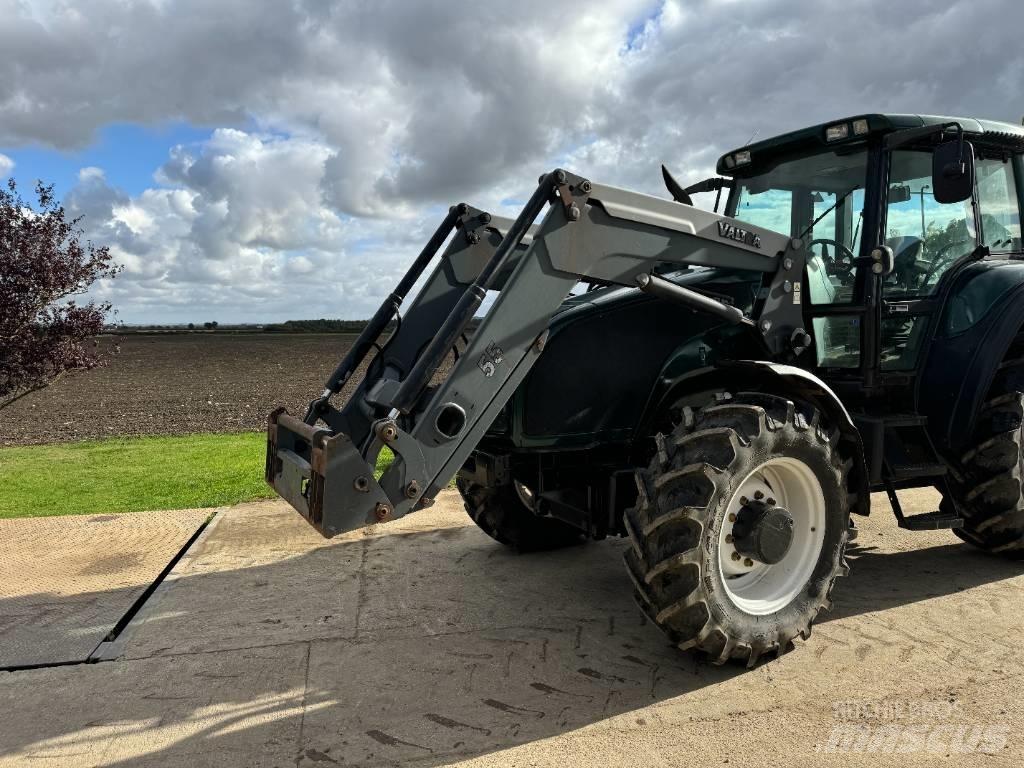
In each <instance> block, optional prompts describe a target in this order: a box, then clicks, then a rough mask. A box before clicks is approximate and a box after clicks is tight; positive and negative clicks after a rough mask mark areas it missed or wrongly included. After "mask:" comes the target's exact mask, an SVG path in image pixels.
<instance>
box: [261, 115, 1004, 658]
mask: <svg viewBox="0 0 1024 768" xmlns="http://www.w3.org/2000/svg"><path fill="white" fill-rule="evenodd" d="M1007 129H1012V130H1007ZM1022 148H1024V131H1021V130H1020V129H1016V128H1015V127H1013V126H1005V125H1003V124H988V123H985V124H983V123H979V122H977V121H968V120H953V119H949V118H927V117H926V118H921V117H917V116H886V115H869V116H863V117H859V118H851V119H849V120H846V121H841V122H838V123H836V124H830V125H826V126H817V127H814V128H810V129H806V130H804V131H798V132H795V133H793V134H787V135H785V136H782V137H779V138H777V139H772V140H769V141H767V142H760V143H758V144H755V145H751V146H749V147H745V148H742V149H741V150H737V151H735V152H732V153H729V154H728V155H726V156H724V157H723V158H722V160H721V161H720V164H719V173H720V174H721V175H720V176H719V177H716V178H713V179H709V180H706V181H704V182H700V183H698V184H695V185H693V186H692V187H690V188H687V189H683V188H682V186H681V185H679V184H678V183H676V182H675V180H674V179H673V178H672V177H671V175H670V174H668V173H667V172H666V174H665V175H666V183H667V184H668V187H669V190H670V193H671V194H672V196H673V197H674V200H664V199H660V198H656V197H652V196H648V195H642V194H638V193H635V192H630V191H626V190H623V189H618V188H615V187H611V186H605V185H602V184H598V183H595V182H593V181H591V180H589V179H586V178H583V177H580V176H577V175H575V174H573V173H570V172H568V171H564V170H561V169H557V170H554V171H552V172H550V173H547V174H545V175H544V176H542V177H541V178H540V181H539V183H538V186H537V188H536V190H535V191H534V192H533V194H532V196H531V197H530V199H529V201H528V202H527V203H526V205H525V207H524V208H523V210H522V212H521V213H520V215H519V216H518V218H516V219H515V220H514V221H509V220H506V219H501V218H499V217H495V216H491V215H489V214H488V213H486V212H483V211H480V210H478V209H475V208H473V207H471V206H469V205H465V204H461V205H457V206H453V207H452V208H451V209H450V210H449V212H448V215H447V216H446V217H445V219H444V220H443V221H442V223H441V225H440V226H439V227H438V229H437V231H436V232H435V233H434V234H433V236H432V237H431V238H430V241H429V242H428V243H427V245H426V247H425V248H424V249H423V251H422V252H421V253H420V254H419V256H418V257H417V259H416V260H415V262H414V263H413V265H412V267H411V268H410V270H409V271H408V273H407V274H406V275H405V276H404V277H403V278H402V280H401V282H400V283H399V285H398V287H397V288H396V289H395V290H394V291H393V292H392V293H391V294H390V295H389V296H388V297H387V299H385V301H384V303H383V304H382V305H381V307H380V309H379V310H378V311H377V313H376V314H375V315H374V317H373V318H372V319H371V320H370V322H369V323H368V324H367V326H366V328H365V330H364V331H363V333H362V334H361V335H360V336H359V338H358V340H357V341H356V343H355V344H354V345H353V346H352V348H351V350H350V351H349V353H348V354H347V356H346V357H345V359H344V360H342V361H341V363H340V364H339V365H338V367H337V368H336V369H335V371H334V372H333V373H332V375H331V376H330V378H329V379H328V381H327V384H326V387H325V389H324V391H323V393H322V394H321V395H320V396H319V397H317V398H316V399H315V400H313V401H312V402H311V403H310V405H309V408H308V409H307V412H306V413H305V414H304V416H303V417H302V418H298V417H297V416H293V415H291V414H289V413H287V412H286V411H285V410H283V409H278V410H277V411H275V412H274V413H273V414H271V416H270V420H269V428H268V446H267V464H266V479H267V481H268V482H269V483H270V484H271V485H272V486H273V487H274V488H275V490H276V491H277V492H278V493H279V494H280V495H281V496H282V497H283V498H285V499H286V500H287V501H288V502H289V503H290V504H291V505H292V506H293V507H295V508H296V509H297V510H298V511H299V512H301V513H302V515H303V516H304V517H305V518H306V519H307V520H308V521H309V522H310V523H311V524H312V525H313V526H314V527H315V528H316V529H317V530H318V531H320V532H321V533H322V534H323V535H325V536H328V537H330V536H334V535H336V534H339V533H342V532H345V531H350V530H353V529H356V528H358V527H360V526H363V525H366V524H372V523H380V522H385V521H388V520H393V519H396V518H398V517H402V516H404V515H406V514H409V513H410V512H413V511H414V510H416V509H419V508H422V507H425V506H429V504H430V503H432V500H433V499H434V497H435V496H436V494H437V493H438V492H439V491H440V490H442V489H444V488H445V487H446V486H447V485H448V484H449V482H450V481H451V479H452V478H453V477H456V480H457V486H458V488H459V491H460V493H461V494H462V496H463V498H464V500H465V502H466V507H467V510H468V512H469V513H470V515H471V516H472V517H473V519H474V520H475V521H476V523H477V524H478V525H479V526H480V527H481V528H482V529H483V530H484V531H485V532H487V533H488V534H489V535H490V536H492V537H493V538H494V539H496V540H498V541H500V542H502V543H504V544H507V545H509V546H513V547H515V548H517V549H520V550H530V549H547V548H554V547H559V546H565V545H568V544H572V543H575V542H580V541H584V540H586V539H593V538H603V537H605V536H608V535H621V536H629V537H630V539H631V542H632V546H631V547H630V548H629V549H628V550H627V553H626V564H627V568H628V571H629V573H630V575H631V577H632V578H633V581H634V585H635V588H636V595H637V599H638V601H639V603H640V605H641V607H642V608H643V609H644V610H645V611H646V612H647V614H648V615H649V616H650V617H651V618H652V620H654V621H655V623H657V624H658V625H659V626H661V627H662V628H663V629H664V630H665V631H666V632H667V633H668V634H669V636H670V637H671V638H672V639H673V640H674V642H676V643H678V644H679V646H680V647H682V648H695V649H697V650H699V651H702V652H704V653H706V654H707V655H709V656H710V657H711V658H712V659H713V660H715V661H718V662H724V661H727V660H729V659H739V660H741V661H745V662H747V663H748V664H750V665H753V664H754V663H756V661H757V659H758V658H759V657H760V656H761V655H762V654H764V653H765V652H768V651H774V652H778V653H781V652H784V651H785V650H787V649H788V648H790V647H791V644H792V641H793V640H794V639H795V638H796V637H798V636H802V637H805V638H806V637H807V636H808V634H809V632H810V627H811V624H812V622H813V621H814V618H815V617H816V615H817V613H818V612H819V611H820V610H821V609H823V608H827V607H828V606H829V605H830V593H831V590H832V587H833V584H834V582H835V579H836V578H837V577H838V576H840V575H843V574H844V573H846V571H847V570H848V568H847V565H846V561H845V555H844V553H845V548H846V545H847V542H848V541H849V540H850V539H851V538H852V535H853V532H854V530H855V529H854V528H853V527H852V525H853V524H852V522H851V517H850V515H851V513H856V514H867V513H868V512H869V504H870V495H869V494H870V491H872V490H885V491H886V492H887V493H888V494H889V498H890V500H891V503H892V506H893V510H894V512H895V513H896V515H897V517H898V519H899V521H900V524H901V525H902V526H904V527H907V528H911V529H934V528H953V529H955V530H957V531H958V532H959V534H960V535H961V536H962V537H963V538H965V539H966V540H968V541H971V542H972V543H974V544H976V545H978V546H982V547H984V548H987V549H998V550H1001V551H1006V552H1010V553H1015V552H1017V551H1018V549H1019V548H1020V541H1021V536H1022V535H1024V513H1021V512H1019V511H1018V510H1019V509H1024V503H1022V502H1021V500H1020V477H1021V466H1024V463H1022V461H1021V458H1020V450H1019V448H1020V446H1021V445H1022V443H1024V441H1022V440H1021V439H1020V438H1019V434H1018V433H1019V432H1020V426H1021V425H1020V417H1021V415H1022V414H1024V411H1022V410H1021V402H1022V400H1021V398H1022V397H1024V396H1021V395H1020V394H1019V390H1018V387H1024V363H1022V364H1021V365H1020V366H1018V367H1015V366H1014V365H1011V366H1009V367H1007V366H1006V365H1005V363H1006V360H1008V359H1010V358H1009V357H1008V356H1012V355H1013V354H1018V350H1019V354H1020V356H1021V357H1024V340H1021V341H1018V336H1017V334H1018V333H1019V331H1020V328H1021V325H1022V323H1024V312H1022V311H1021V309H1019V306H1020V302H1019V301H1016V302H1015V301H1012V298H1016V297H1018V296H1020V295H1021V290H1024V273H1022V271H1021V270H1020V269H1015V267H1017V266H1018V265H1015V264H1013V263H1012V259H1013V254H1014V253H1017V252H1018V251H1019V250H1020V221H1019V213H1017V214H1016V215H1017V219H1016V222H1013V221H1008V220H1005V219H1006V217H1005V206H1003V207H1001V208H1000V216H1002V217H1003V219H1004V220H1003V221H1001V223H1000V227H1001V229H1000V230H999V232H998V235H999V237H1000V241H999V242H1001V243H1002V242H1003V241H1005V246H1002V248H1003V250H1001V251H999V256H998V258H994V251H993V248H992V246H991V243H986V242H985V241H986V238H987V237H988V238H989V239H991V238H993V237H995V235H994V234H991V235H986V231H989V232H990V233H995V232H996V229H995V223H994V222H986V220H985V219H984V217H983V212H984V206H983V205H982V203H983V202H984V201H983V200H982V199H981V198H982V197H983V196H982V195H981V194H980V186H979V178H980V177H981V176H982V175H983V174H986V173H989V169H988V165H986V163H987V162H988V160H989V159H993V158H1002V162H1005V163H1006V164H1007V167H1008V168H1009V169H1011V170H1012V172H1013V173H1014V174H1016V173H1017V172H1018V169H1019V166H1020V155H1019V154H1018V153H1019V152H1020V150H1021V149H1022ZM976 155H977V160H976ZM925 166H927V169H928V172H927V181H928V184H927V185H925V184H923V183H922V180H923V179H924V176H923V175H922V174H923V171H922V170H921V169H922V168H924V167H925ZM997 170H998V169H995V167H994V166H993V170H992V171H991V173H995V172H997ZM1014 178H1020V177H1019V176H1014ZM925 186H928V187H930V189H931V192H927V191H926V190H925V189H924V187H925ZM1018 188H1024V185H1021V186H1018V185H1015V184H1014V183H1012V180H1011V183H1009V184H1008V186H1006V189H1007V190H1009V192H1008V193H1007V194H1010V195H1012V196H1013V197H1014V199H1015V200H1016V196H1017V189H1018ZM708 191H714V192H716V193H717V195H718V196H721V193H722V192H723V191H726V192H727V200H726V202H725V211H724V213H718V211H717V208H718V207H719V206H718V200H716V204H715V208H716V210H715V211H707V210H702V209H699V208H696V207H694V206H693V205H692V201H691V198H690V195H692V194H695V193H698V192H708ZM926 195H927V196H928V197H927V199H926ZM908 201H909V202H910V203H912V204H913V205H916V204H917V203H918V202H920V219H921V226H920V237H917V236H916V232H917V230H914V231H915V234H914V235H910V234H905V233H903V232H900V233H898V237H897V236H894V235H893V230H894V228H893V227H891V226H890V227H889V228H887V227H886V221H887V217H888V221H889V223H890V224H893V223H894V222H895V223H898V224H899V226H901V227H904V228H907V227H909V226H910V225H909V224H906V223H904V219H906V221H908V222H909V221H910V218H909V217H906V216H904V213H905V212H904V210H903V208H901V207H900V206H905V204H906V203H907V202H908ZM943 206H946V207H948V208H945V209H944V208H943ZM858 209H859V212H858ZM940 210H945V213H944V214H943V215H946V214H949V215H946V218H941V217H939V218H938V221H939V223H940V225H941V232H939V231H938V230H937V229H936V226H935V225H936V217H937V216H938V214H937V213H936V211H940ZM992 210H993V211H994V210H995V207H994V206H993V208H992ZM1016 210H1019V205H1018V207H1017V209H1016ZM916 211H917V209H916V208H915V209H914V212H915V213H916ZM957 212H960V214H962V217H963V222H962V223H963V227H962V228H960V224H961V222H960V220H959V219H955V220H954V218H951V217H952V216H953V214H955V213H957ZM929 216H931V217H932V221H931V222H929V221H926V219H927V218H928V217H929ZM947 219H948V221H947ZM968 219H970V220H968ZM913 221H914V222H915V224H914V226H916V221H917V218H916V216H915V217H914V219H913ZM1007 225H1008V226H1007ZM940 235H941V237H940ZM435 261H436V264H434V266H433V269H432V270H429V274H428V267H429V266H430V265H431V263H432V262H435ZM997 267H998V269H997ZM424 275H427V276H426V278H425V279H424ZM993 275H994V276H993ZM418 281H422V287H421V288H420V290H419V291H418V292H417V294H416V297H415V299H414V300H413V301H412V302H411V303H410V305H409V307H408V309H407V311H406V312H404V314H403V313H402V312H401V305H402V304H403V303H404V302H405V300H406V299H407V296H408V294H409V293H410V292H411V290H412V288H413V286H414V285H415V284H417V282H418ZM581 288H582V289H583V290H581ZM488 294H492V295H493V302H492V303H491V304H490V306H489V308H487V310H486V312H484V313H483V316H482V317H478V315H479V314H480V313H481V309H482V307H484V306H485V299H486V298H487V297H488ZM391 327H393V328H394V330H393V331H392V332H391V333H390V334H388V333H387V331H388V329H389V328H391ZM964 334H966V336H967V337H968V338H969V339H972V340H973V339H976V338H977V335H978V334H987V335H989V336H998V339H997V340H996V344H994V345H993V344H990V345H989V349H988V351H987V352H985V353H982V354H978V346H977V345H975V346H973V347H970V348H968V346H967V340H966V339H964V340H961V341H958V340H957V337H961V336H964ZM385 336H387V338H386V340H384V337H385ZM996 347H998V348H996ZM371 352H373V354H372V355H371ZM936 354H944V355H947V356H948V355H950V354H960V355H961V356H962V357H964V358H965V363H966V367H964V368H962V369H960V370H957V371H951V370H949V368H948V367H947V366H946V365H945V364H944V362H943V361H942V360H937V359H936ZM452 359H454V362H453V364H451V365H450V368H449V366H448V363H449V361H451V360H452ZM894 361H895V362H894ZM364 364H366V373H365V375H364V376H363V378H362V380H361V381H359V383H358V386H357V387H356V388H355V390H354V391H353V393H352V394H351V396H350V397H349V398H348V401H347V402H346V403H344V404H343V405H341V406H340V407H339V406H337V405H335V404H334V403H332V402H331V401H332V397H333V396H334V395H336V394H337V393H338V392H339V391H340V390H341V388H342V387H343V386H344V385H345V384H346V382H348V381H349V380H350V379H351V378H352V377H353V376H354V375H356V372H357V370H359V369H360V366H362V365H364ZM1002 370H1008V371H1009V372H1010V374H1012V375H1010V374H1006V375H1004V376H1003V377H1002V379H1000V378H999V376H998V375H997V374H998V372H999V371H1002ZM1018 370H1020V371H1021V376H1019V377H1018V376H1017V375H1016V374H1017V371H1018ZM1004 379H1005V380H1004ZM924 384H927V385H928V386H927V387H926V386H923V385H924ZM943 387H945V388H946V390H948V391H950V392H953V393H954V394H953V407H952V409H951V408H950V403H949V402H948V400H949V396H948V395H947V396H945V398H944V397H943V396H942V395H936V394H935V390H936V389H940V390H941V389H942V388H943ZM993 387H1001V389H1000V390H999V392H998V393H997V395H996V397H995V404H994V405H993V404H991V402H990V400H991V398H989V397H988V396H989V394H990V391H991V390H992V388H993ZM987 398H988V399H987ZM954 422H955V423H954ZM957 430H959V431H957ZM964 431H966V432H967V433H968V434H969V435H973V434H975V433H977V435H978V439H975V438H972V437H965V436H964V434H963V433H964ZM1015 436H1016V437H1015ZM979 439H980V443H981V444H980V445H977V444H972V442H971V441H972V440H974V441H975V443H977V442H978V440H979ZM385 449H387V450H388V451H389V452H390V454H392V455H393V460H392V461H391V462H390V464H389V465H388V466H387V468H386V469H384V471H383V473H382V474H379V475H378V473H377V472H376V471H375V468H376V467H377V462H378V457H380V456H381V453H382V452H383V451H385ZM1014 451H1016V453H1014ZM1011 454H1013V455H1011ZM1014 461H1016V463H1014ZM1007 477H1009V482H1007ZM979 482H980V483H981V486H980V487H981V488H982V489H983V492H982V493H981V498H980V499H979V494H978V493H977V492H976V491H977V488H978V483H979ZM1014 482H1015V483H1016V490H1014V485H1013V483H1014ZM986 483H988V485H986ZM923 485H934V486H936V487H938V488H940V490H942V491H943V495H944V502H943V506H942V508H941V509H939V510H936V511H935V512H933V513H929V514H925V515H917V516H913V517H910V516H905V515H904V514H903V512H902V509H901V508H900V506H899V499H898V495H897V491H898V490H899V489H900V488H907V487H915V486H923ZM985 488H989V491H988V492H987V493H986V492H984V489H985ZM1014 493H1016V496H1014ZM993 504H994V505H996V506H995V507H993ZM999 505H1002V506H1001V507H1000V506H999ZM1018 518H1020V521H1018Z"/></svg>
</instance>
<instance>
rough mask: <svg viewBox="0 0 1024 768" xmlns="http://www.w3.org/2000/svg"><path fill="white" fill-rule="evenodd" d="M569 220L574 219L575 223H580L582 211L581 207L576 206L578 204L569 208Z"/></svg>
mask: <svg viewBox="0 0 1024 768" xmlns="http://www.w3.org/2000/svg"><path fill="white" fill-rule="evenodd" d="M569 218H570V219H572V220H573V221H579V218H580V209H579V206H578V205H576V203H573V204H572V205H570V206H569Z"/></svg>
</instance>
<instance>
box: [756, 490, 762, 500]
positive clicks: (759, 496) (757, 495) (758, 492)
mask: <svg viewBox="0 0 1024 768" xmlns="http://www.w3.org/2000/svg"><path fill="white" fill-rule="evenodd" d="M754 498H755V499H757V500H758V501H760V500H761V499H763V498H764V493H762V492H761V491H754Z"/></svg>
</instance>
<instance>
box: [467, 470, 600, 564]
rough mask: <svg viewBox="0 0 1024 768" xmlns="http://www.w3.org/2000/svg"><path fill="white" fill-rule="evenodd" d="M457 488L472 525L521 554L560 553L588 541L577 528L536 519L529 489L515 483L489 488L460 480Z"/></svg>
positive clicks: (560, 522) (548, 520) (546, 518)
mask: <svg viewBox="0 0 1024 768" xmlns="http://www.w3.org/2000/svg"><path fill="white" fill-rule="evenodd" d="M455 485H456V487H457V488H458V489H459V493H460V494H462V500H463V501H464V502H465V506H466V512H468V513H469V516H470V517H471V518H472V519H473V522H474V523H476V524H477V525H478V526H479V527H480V529H481V530H482V531H483V532H484V533H486V534H487V535H488V536H490V537H491V538H492V539H494V540H495V541H499V542H501V543H502V544H504V545H505V546H507V547H511V548H512V549H515V550H516V551H518V552H538V551H541V550H547V549H559V548H561V547H568V546H570V545H572V544H579V543H581V542H583V541H585V540H586V535H585V534H584V533H583V531H581V530H579V529H578V528H574V527H573V526H571V525H569V524H568V523H564V522H562V521H561V520H556V519H554V518H550V517H541V516H540V515H537V514H536V513H535V512H534V511H533V508H532V506H533V499H532V496H531V493H530V491H529V489H528V488H526V487H525V486H523V485H521V484H519V483H517V482H515V481H513V482H511V483H507V484H504V485H498V486H493V487H489V486H485V485H480V484H478V483H473V482H470V481H468V480H464V479H462V478H457V479H456V481H455Z"/></svg>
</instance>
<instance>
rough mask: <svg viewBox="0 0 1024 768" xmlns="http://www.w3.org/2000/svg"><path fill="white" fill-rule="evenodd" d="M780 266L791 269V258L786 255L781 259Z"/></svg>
mask: <svg viewBox="0 0 1024 768" xmlns="http://www.w3.org/2000/svg"><path fill="white" fill-rule="evenodd" d="M782 266H783V267H784V268H785V269H792V268H793V260H792V259H791V258H789V257H788V256H787V257H786V258H784V259H783V260H782Z"/></svg>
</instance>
